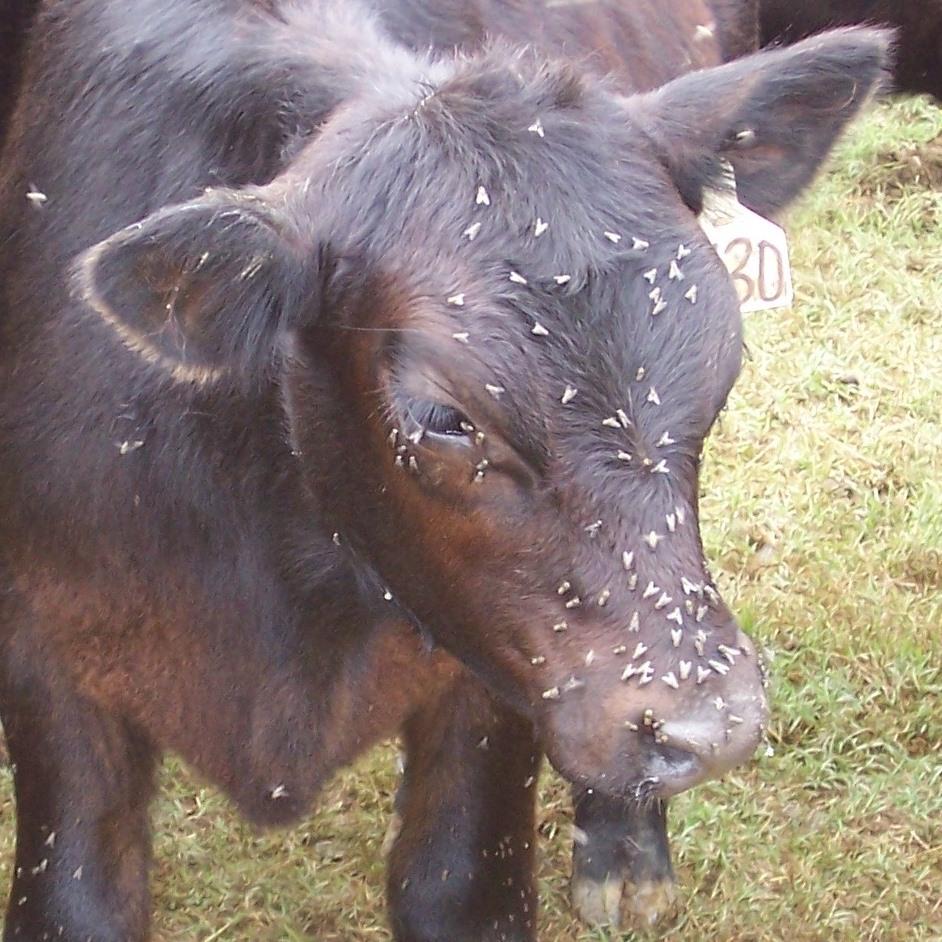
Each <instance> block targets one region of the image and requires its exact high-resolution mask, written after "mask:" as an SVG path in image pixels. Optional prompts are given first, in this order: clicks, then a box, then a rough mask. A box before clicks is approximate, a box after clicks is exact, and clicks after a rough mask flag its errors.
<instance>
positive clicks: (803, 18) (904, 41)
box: [760, 0, 942, 101]
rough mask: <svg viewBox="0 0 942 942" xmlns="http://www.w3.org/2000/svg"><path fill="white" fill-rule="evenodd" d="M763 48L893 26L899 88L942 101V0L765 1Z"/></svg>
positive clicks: (762, 8) (762, 23)
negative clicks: (839, 30)
mask: <svg viewBox="0 0 942 942" xmlns="http://www.w3.org/2000/svg"><path fill="white" fill-rule="evenodd" d="M760 19H761V28H762V42H763V43H764V44H768V43H773V42H782V41H783V42H795V41H797V40H799V39H804V38H805V37H806V36H811V35H813V34H814V33H820V32H821V31H822V30H826V29H832V28H834V27H835V26H853V25H862V24H869V25H873V26H892V27H894V28H895V29H896V30H897V31H898V32H897V35H896V42H895V47H894V50H893V78H894V85H895V88H896V90H897V91H899V92H908V93H912V94H917V95H924V94H928V95H932V96H933V97H934V98H936V99H937V100H939V101H942V0H760Z"/></svg>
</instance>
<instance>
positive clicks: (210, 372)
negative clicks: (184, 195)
mask: <svg viewBox="0 0 942 942" xmlns="http://www.w3.org/2000/svg"><path fill="white" fill-rule="evenodd" d="M310 267H311V266H310V264H309V263H308V262H307V261H306V260H305V258H304V255H303V253H302V252H301V251H300V250H299V246H298V244H297V240H292V239H291V238H290V237H289V235H288V224H287V219H282V218H280V217H279V215H278V214H277V213H276V212H275V210H274V209H273V208H272V207H271V206H269V205H268V204H267V202H265V201H264V200H262V199H261V198H259V197H255V196H249V195H247V194H245V193H240V192H232V191H223V192H220V193H208V194H207V195H206V197H204V198H203V199H200V200H197V201H195V202H192V203H187V204H183V205H180V206H174V207H170V208H167V209H162V210H160V211H159V212H156V213H154V214H153V215H152V216H148V217H147V218H146V219H144V220H143V221H142V222H140V223H136V224H135V225H133V226H129V227H128V228H126V229H122V230H121V231H120V232H118V233H116V234H115V235H113V236H111V237H110V238H109V239H106V240H105V241H104V242H101V243H99V244H98V245H96V246H94V247H93V248H91V249H89V250H88V252H86V253H85V254H84V255H83V256H81V257H80V259H79V260H78V264H77V266H76V270H75V285H76V290H77V292H78V294H79V295H80V296H81V298H82V300H84V301H85V302H86V303H87V304H89V306H90V307H92V308H93V309H94V310H95V311H96V312H97V313H98V314H99V315H100V316H101V317H102V318H103V319H104V320H105V321H106V322H107V323H108V324H110V325H111V326H112V327H113V328H114V329H115V330H116V331H117V332H118V334H119V335H120V336H121V338H122V340H123V341H124V342H125V344H126V345H127V346H128V347H130V348H131V349H132V350H134V351H135V352H136V353H138V354H139V355H140V356H141V357H143V358H144V359H146V360H147V361H148V362H151V363H154V364H156V365H159V366H160V367H162V368H164V369H165V370H167V371H168V372H169V373H170V374H172V375H173V376H174V377H175V378H177V379H183V380H192V381H208V380H211V379H214V378H218V377H221V376H223V375H231V376H233V377H236V378H238V379H239V380H243V381H244V380H249V381H250V382H251V381H253V380H254V379H255V378H256V377H257V375H258V374H259V373H260V372H264V370H265V369H266V367H267V366H268V365H269V364H270V363H271V362H272V361H273V360H274V359H275V355H276V350H277V344H278V338H279V336H280V334H281V333H282V331H283V330H284V329H285V328H287V327H290V326H291V324H292V322H293V321H296V320H297V319H298V318H299V317H300V316H301V313H302V310H304V309H306V308H307V307H308V306H309V305H310V304H311V303H313V301H312V299H311V298H310V296H309V295H310V286H311V283H312V278H311V276H310Z"/></svg>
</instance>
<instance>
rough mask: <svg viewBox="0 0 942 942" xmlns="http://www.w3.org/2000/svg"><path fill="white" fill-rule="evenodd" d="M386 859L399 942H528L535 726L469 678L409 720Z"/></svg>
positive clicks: (532, 906) (532, 907)
mask: <svg viewBox="0 0 942 942" xmlns="http://www.w3.org/2000/svg"><path fill="white" fill-rule="evenodd" d="M403 738H404V745H405V751H406V759H405V774H404V778H403V782H402V786H401V790H400V794H399V799H398V802H397V804H398V811H399V815H400V817H401V827H400V830H399V833H398V836H396V838H395V840H394V842H393V844H392V848H391V850H390V854H389V876H388V889H389V902H390V912H391V920H392V925H393V930H394V934H395V937H396V940H397V942H532V940H533V939H534V938H535V933H536V928H535V926H536V891H535V887H534V875H533V844H534V836H535V833H534V828H535V820H534V819H535V800H536V775H537V771H538V768H539V764H540V758H541V752H540V749H539V747H538V746H537V745H536V742H535V739H534V735H533V728H532V726H531V725H530V723H529V722H527V721H526V720H523V719H521V718H520V717H518V716H516V715H515V714H513V713H511V712H510V711H509V710H507V709H506V708H504V707H503V706H501V705H499V704H497V703H495V702H494V701H493V700H492V699H491V698H490V696H489V695H488V694H487V693H486V692H485V691H484V690H483V689H482V688H481V687H480V686H479V685H478V683H477V682H476V681H474V680H472V679H470V678H468V677H466V676H465V677H462V678H461V679H459V680H458V681H457V683H456V684H455V686H454V687H452V688H451V689H450V690H448V691H446V692H445V693H444V694H443V695H442V696H441V697H439V698H436V699H435V700H434V701H433V702H431V703H428V704H427V705H425V706H424V707H423V708H422V709H421V710H420V711H419V712H418V713H417V714H415V715H413V716H412V718H411V719H410V720H409V721H408V722H407V723H406V725H405V728H404V736H403Z"/></svg>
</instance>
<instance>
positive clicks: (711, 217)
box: [698, 166, 793, 314]
mask: <svg viewBox="0 0 942 942" xmlns="http://www.w3.org/2000/svg"><path fill="white" fill-rule="evenodd" d="M698 221H699V223H700V227H701V228H702V229H703V231H704V232H705V233H706V235H707V238H708V239H709V240H710V242H711V244H712V245H713V248H714V249H715V250H716V254H717V255H719V257H720V258H721V259H722V261H723V264H724V265H725V266H726V268H727V270H728V271H729V274H730V277H731V278H732V280H733V285H734V286H735V288H736V293H737V294H738V295H739V302H740V305H741V308H742V312H743V314H750V313H752V312H753V311H769V310H773V309H775V308H782V307H791V304H792V298H793V290H792V271H791V265H790V263H789V259H788V238H787V236H786V235H785V230H784V229H782V228H781V226H777V225H776V224H775V223H774V222H772V221H771V220H769V219H766V218H765V217H764V216H760V215H759V214H758V213H754V212H753V211H752V210H751V209H747V208H746V207H745V206H743V204H742V203H740V202H739V197H738V196H737V194H736V180H735V177H734V175H733V168H732V167H730V166H727V173H726V180H725V181H724V185H723V186H722V188H720V189H715V190H710V191H708V192H707V193H705V194H704V199H703V212H702V213H701V214H700V216H699V217H698Z"/></svg>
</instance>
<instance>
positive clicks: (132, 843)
mask: <svg viewBox="0 0 942 942" xmlns="http://www.w3.org/2000/svg"><path fill="white" fill-rule="evenodd" d="M11 660H12V659H7V662H6V664H4V665H3V669H4V670H5V671H6V676H2V677H0V718H2V720H3V726H4V729H5V730H6V735H7V745H8V748H9V751H10V759H11V762H12V763H13V764H14V770H15V771H14V785H15V790H16V808H17V820H16V823H17V832H16V868H15V870H14V878H13V886H12V890H11V895H10V902H9V907H8V910H7V919H6V927H5V930H4V934H3V939H4V942H43V940H61V942H142V940H144V939H146V938H147V937H148V930H149V915H150V898H149V892H148V882H147V871H148V865H149V861H150V838H149V829H148V822H147V804H148V799H149V798H150V795H151V792H152V778H153V769H154V755H153V752H152V751H151V749H150V747H149V746H148V745H147V744H146V743H145V742H144V741H143V739H142V738H141V737H140V736H138V735H137V734H136V733H134V732H133V731H132V730H130V729H129V727H128V726H127V725H126V724H125V723H123V722H122V721H121V720H119V719H116V718H114V717H112V716H109V715H107V714H105V713H103V712H102V711H101V710H99V709H98V708H96V707H94V706H93V705H91V704H89V703H88V702H87V701H84V700H83V699H81V698H80V697H78V696H75V695H74V694H71V693H69V692H67V691H65V690H63V689H59V688H57V686H56V685H55V684H54V683H51V682H49V680H48V679H47V678H43V679H40V674H39V671H35V672H33V673H32V675H31V676H29V675H28V672H27V671H26V670H24V665H23V663H22V662H20V663H19V664H17V665H16V667H12V666H11ZM48 667H49V668H51V665H48ZM50 673H51V670H50V669H47V670H46V674H47V676H48V674H50Z"/></svg>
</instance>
